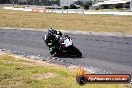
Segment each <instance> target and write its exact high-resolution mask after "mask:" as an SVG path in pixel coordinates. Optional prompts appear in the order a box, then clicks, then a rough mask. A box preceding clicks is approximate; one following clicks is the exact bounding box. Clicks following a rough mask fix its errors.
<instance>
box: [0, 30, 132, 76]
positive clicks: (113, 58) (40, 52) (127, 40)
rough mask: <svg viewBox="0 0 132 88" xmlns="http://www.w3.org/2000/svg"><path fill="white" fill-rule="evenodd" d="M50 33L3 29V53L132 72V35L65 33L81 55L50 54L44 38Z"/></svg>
mask: <svg viewBox="0 0 132 88" xmlns="http://www.w3.org/2000/svg"><path fill="white" fill-rule="evenodd" d="M46 33H47V32H45V31H31V30H16V29H9V30H8V29H6V30H5V29H2V28H1V29H0V52H12V53H14V54H17V55H22V56H24V57H28V58H31V59H37V60H42V61H48V62H52V63H57V64H61V65H65V66H67V67H68V68H76V67H78V66H79V65H82V66H84V67H85V69H86V70H87V71H88V72H90V73H95V74H111V73H114V74H115V73H118V74H120V73H123V74H131V75H132V70H131V69H132V54H131V52H132V37H130V36H129V37H128V36H115V35H110V36H107V35H103V36H102V35H94V34H92V35H89V34H79V33H75V32H74V33H68V32H67V33H66V34H68V35H69V36H71V38H72V39H73V43H74V45H75V46H76V47H77V48H78V49H80V51H81V52H82V53H83V57H82V58H72V57H51V55H50V54H49V52H48V48H47V46H46V45H45V43H44V42H43V40H42V36H44V35H45V34H46Z"/></svg>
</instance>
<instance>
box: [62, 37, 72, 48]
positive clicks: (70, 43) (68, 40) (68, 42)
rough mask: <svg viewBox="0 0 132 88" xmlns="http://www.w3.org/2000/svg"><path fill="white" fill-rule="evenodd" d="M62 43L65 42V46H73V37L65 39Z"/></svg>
mask: <svg viewBox="0 0 132 88" xmlns="http://www.w3.org/2000/svg"><path fill="white" fill-rule="evenodd" d="M62 44H64V45H65V47H68V46H71V45H72V40H71V38H70V39H68V38H66V39H65V41H64V43H62Z"/></svg>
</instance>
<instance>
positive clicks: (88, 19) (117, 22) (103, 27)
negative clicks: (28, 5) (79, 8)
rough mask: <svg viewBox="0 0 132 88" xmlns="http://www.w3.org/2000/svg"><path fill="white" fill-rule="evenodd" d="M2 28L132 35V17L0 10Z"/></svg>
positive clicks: (0, 25)
mask: <svg viewBox="0 0 132 88" xmlns="http://www.w3.org/2000/svg"><path fill="white" fill-rule="evenodd" d="M0 27H17V28H35V29H46V28H50V27H52V28H55V29H61V30H72V31H87V32H118V33H122V34H132V16H113V15H81V14H55V13H35V12H22V11H9V10H0ZM35 29H34V30H35Z"/></svg>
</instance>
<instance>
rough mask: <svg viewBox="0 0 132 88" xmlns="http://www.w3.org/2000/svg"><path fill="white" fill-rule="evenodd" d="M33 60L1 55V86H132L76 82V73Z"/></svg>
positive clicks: (19, 87) (17, 87) (116, 87)
mask: <svg viewBox="0 0 132 88" xmlns="http://www.w3.org/2000/svg"><path fill="white" fill-rule="evenodd" d="M30 62H32V61H29V60H25V59H22V58H14V57H12V56H9V55H7V54H6V55H2V56H0V88H131V86H129V85H123V84H86V85H84V86H79V85H78V84H77V83H76V80H75V76H76V73H75V72H73V71H71V70H68V69H66V68H62V67H52V66H39V65H36V66H35V65H28V64H24V63H30ZM47 73H53V74H56V75H57V76H55V77H51V78H43V79H37V78H36V76H35V75H41V74H47Z"/></svg>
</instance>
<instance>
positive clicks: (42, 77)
mask: <svg viewBox="0 0 132 88" xmlns="http://www.w3.org/2000/svg"><path fill="white" fill-rule="evenodd" d="M54 77H57V74H55V73H46V74H37V75H35V76H33V77H32V78H33V79H37V80H42V79H47V78H54Z"/></svg>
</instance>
